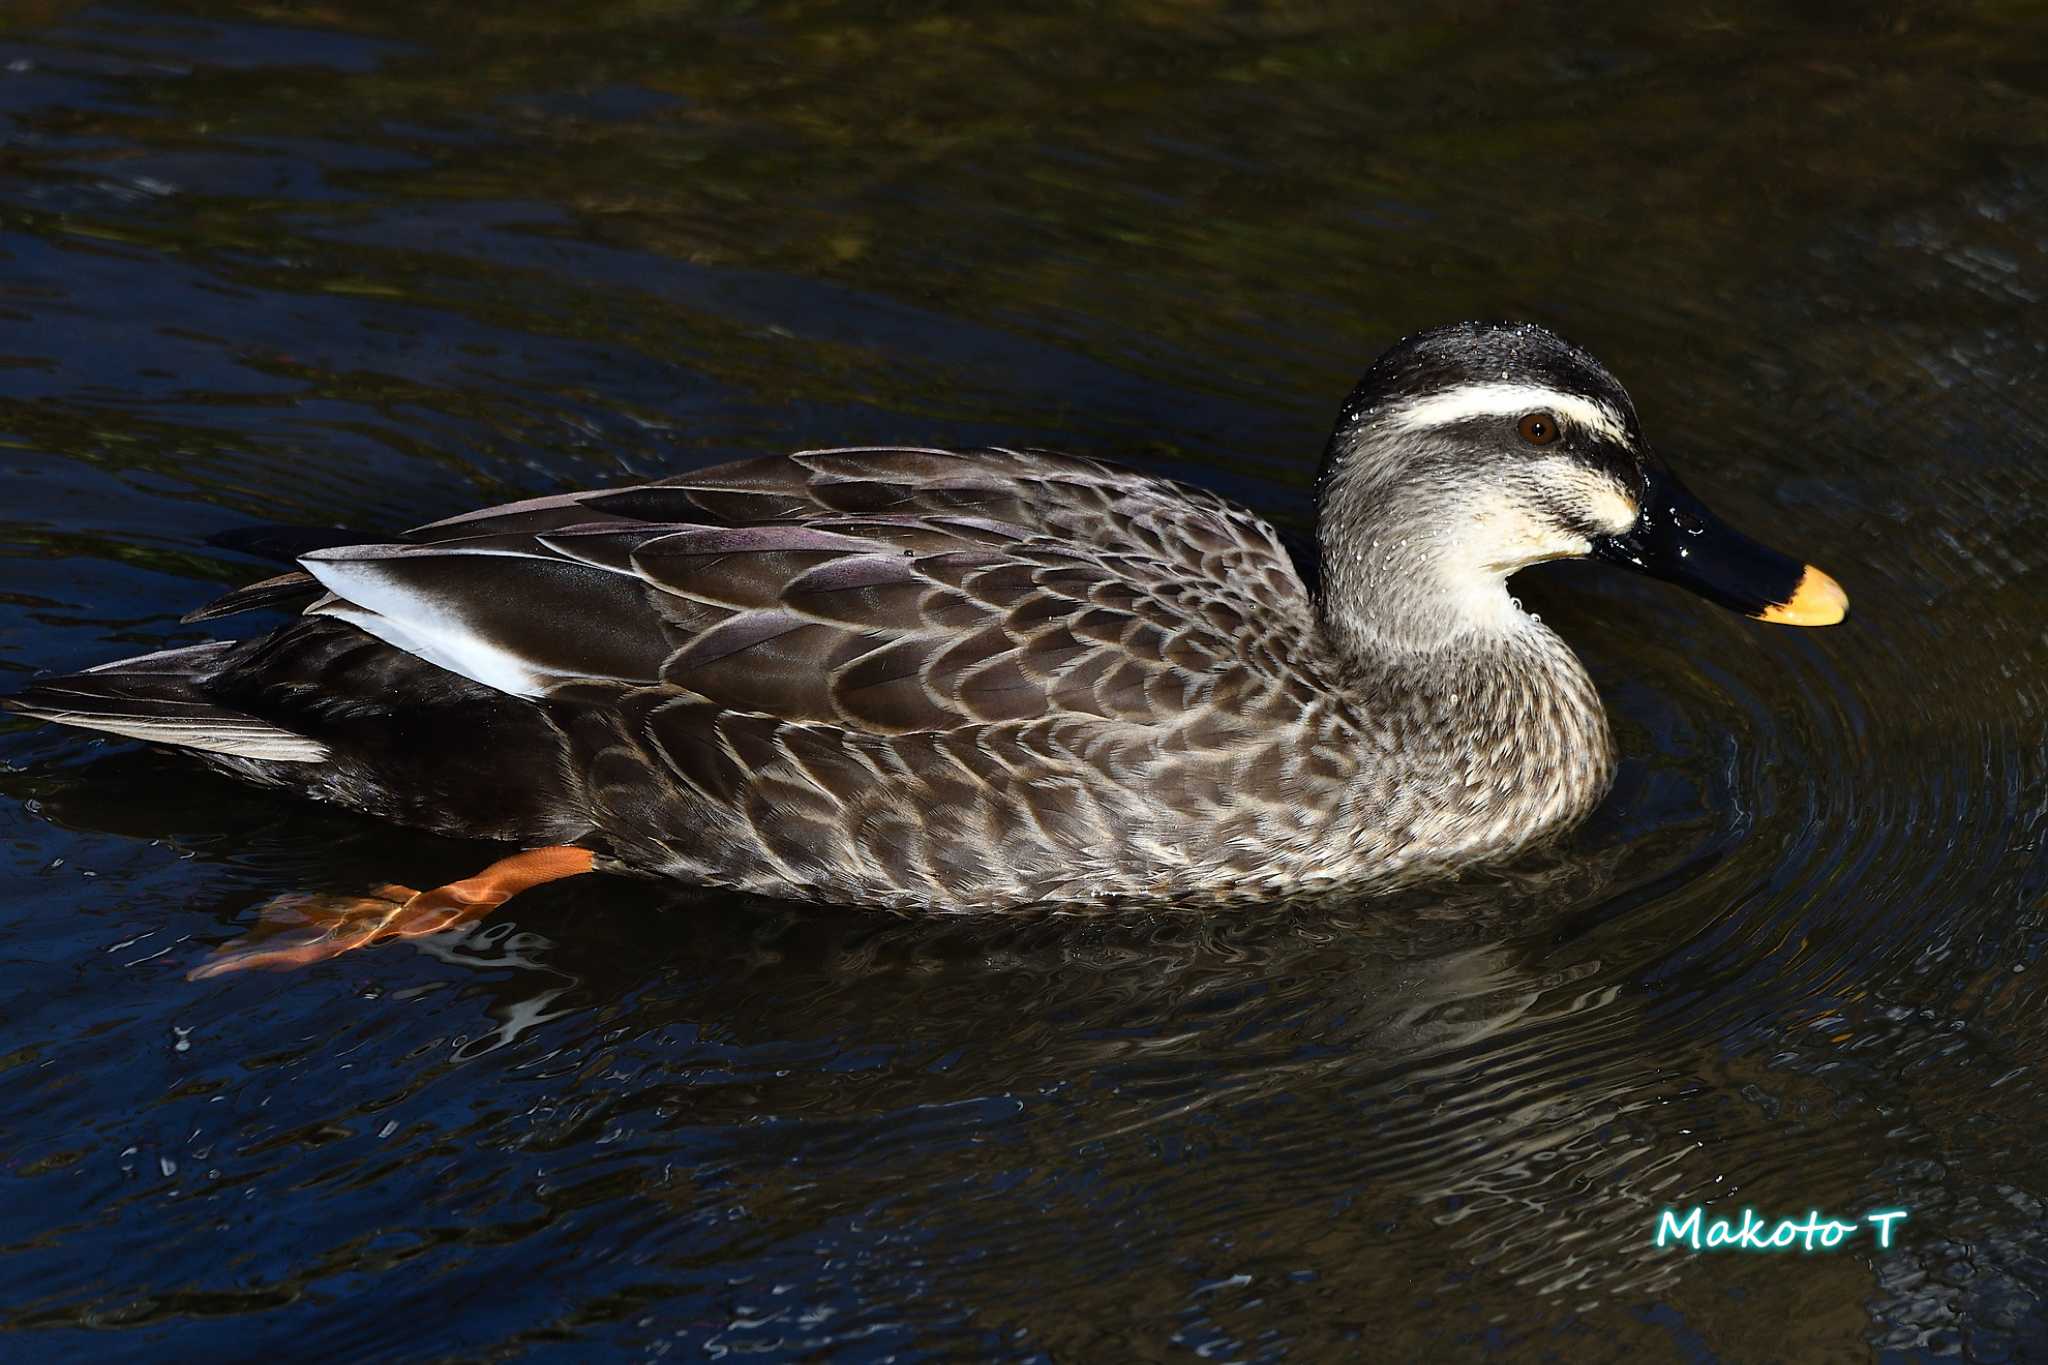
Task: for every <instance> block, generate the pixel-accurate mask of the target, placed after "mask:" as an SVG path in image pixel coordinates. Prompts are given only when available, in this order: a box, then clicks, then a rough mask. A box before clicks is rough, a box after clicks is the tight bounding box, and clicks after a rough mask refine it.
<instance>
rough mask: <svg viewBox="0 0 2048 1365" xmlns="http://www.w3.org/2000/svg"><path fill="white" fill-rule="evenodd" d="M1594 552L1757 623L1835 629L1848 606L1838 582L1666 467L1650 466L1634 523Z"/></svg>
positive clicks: (1603, 538) (1595, 545)
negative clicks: (1715, 508)
mask: <svg viewBox="0 0 2048 1365" xmlns="http://www.w3.org/2000/svg"><path fill="white" fill-rule="evenodd" d="M1593 554H1594V555H1595V557H1597V558H1600V559H1605V560H1610V561H1612V562H1614V563H1616V564H1626V565H1628V566H1629V567H1631V568H1634V569H1639V570H1641V571H1642V572H1644V573H1646V574H1649V575H1650V576H1651V577H1653V578H1662V579H1666V580H1668V581H1670V582H1673V583H1677V584H1680V585H1681V586H1684V587H1687V588H1691V589H1692V590H1693V591H1694V592H1696V593H1698V594H1699V595H1700V596H1702V597H1704V598H1706V599H1707V600H1708V601H1709V602H1718V603H1720V604H1721V605H1722V606H1724V607H1728V608H1730V609H1732V610H1734V611H1739V612H1741V613H1743V614H1744V615H1746V616H1754V617H1756V618H1757V619H1758V620H1760V621H1776V622H1779V623H1781V624H1784V625H1788V626H1831V625H1834V624H1835V623H1836V622H1837V621H1839V620H1841V619H1842V618H1843V617H1844V616H1845V615H1847V614H1848V611H1849V595H1848V594H1847V593H1845V592H1843V591H1842V586H1841V584H1839V583H1837V582H1835V580H1834V579H1832V578H1830V577H1828V576H1827V575H1826V574H1824V573H1822V572H1821V571H1820V570H1819V569H1816V568H1814V567H1813V565H1811V564H1802V563H1801V562H1800V561H1798V560H1796V559H1792V558H1790V557H1788V556H1786V555H1781V554H1779V553H1778V552H1777V551H1776V550H1773V549H1770V548H1769V547H1767V546H1763V545H1759V544H1757V543H1756V542H1755V541H1753V540H1751V539H1750V538H1749V537H1748V536H1746V535H1743V534H1742V533H1741V532H1740V531H1737V530H1735V529H1734V528H1733V527H1731V526H1729V525H1728V523H1726V522H1724V521H1722V520H1721V519H1720V518H1719V517H1717V516H1715V515H1714V514H1713V513H1712V512H1711V511H1709V510H1708V509H1707V505H1706V504H1705V503H1703V502H1701V501H1700V500H1699V499H1698V498H1696V497H1694V496H1693V495H1692V491H1691V490H1690V489H1688V488H1687V487H1686V486H1685V485H1684V484H1682V483H1680V482H1679V481H1678V479H1677V477H1676V476H1674V475H1673V474H1671V473H1670V472H1668V471H1666V470H1652V471H1651V473H1650V482H1649V491H1648V493H1647V495H1646V496H1645V498H1644V500H1643V505H1642V512H1641V515H1639V516H1638V517H1637V518H1636V524H1635V526H1634V527H1633V528H1631V529H1630V530H1629V531H1628V532H1627V533H1626V534H1623V535H1618V536H1601V537H1600V538H1598V539H1597V540H1595V541H1594V543H1593Z"/></svg>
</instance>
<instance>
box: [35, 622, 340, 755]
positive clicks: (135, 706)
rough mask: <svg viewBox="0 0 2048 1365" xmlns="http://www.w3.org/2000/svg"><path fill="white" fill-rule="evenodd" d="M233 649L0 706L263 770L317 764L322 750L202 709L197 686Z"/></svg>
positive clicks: (61, 682) (59, 681) (126, 666)
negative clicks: (262, 764) (258, 764)
mask: <svg viewBox="0 0 2048 1365" xmlns="http://www.w3.org/2000/svg"><path fill="white" fill-rule="evenodd" d="M233 648H235V643H234V642H233V641H229V640H216V641H213V642H210V643H208V644H203V645H187V646H185V647H184V648H182V649H166V650H161V651H159V652H157V653H155V654H144V655H141V656H140V657H138V658H133V659H121V660H118V661H116V662H114V663H110V664H101V665H100V666H99V667H98V668H88V669H87V670H86V671H85V672H83V673H72V674H69V675H67V676H65V677H61V678H45V679H43V680H42V681H41V682H38V683H36V684H35V685H33V686H32V687H30V688H29V689H28V690H27V691H26V692H23V693H21V694H20V695H19V696H14V697H0V706H5V707H7V708H8V709H9V710H12V711H19V712H21V713H22V714H23V715H25V716H33V717H35V718H36V719H37V720H46V721H50V722H52V723H53V724H57V725H76V726H78V727H80V728H81V729H86V730H103V731H105V732H106V733H108V734H114V735H124V736H126V737H128V738H130V739H140V740H147V741H149V742H150V743H152V744H169V745H172V746H174V747H176V748H180V749H192V750H196V751H198V752H200V753H204V754H219V755H222V756H224V757H227V758H245V759H257V760H263V761H268V762H271V763H319V762H322V761H324V760H325V759H326V758H327V757H328V751H327V746H326V745H324V744H321V743H320V742H319V741H317V740H312V739H308V738H306V737H305V736H304V735H296V734H293V733H292V732H291V731H289V730H284V729H280V728H279V727H277V726H275V725H272V724H271V723H270V722H269V721H266V720H260V719H258V718H257V717H255V716H250V715H245V714H243V713H242V712H240V711H233V710H230V709H228V708H227V707H224V706H220V705H217V704H215V703H214V702H212V701H209V700H208V699H207V697H206V695H205V693H204V692H203V691H202V690H201V689H200V684H201V683H202V682H203V681H204V680H205V679H207V678H209V677H211V676H212V675H213V674H214V673H215V672H216V671H217V670H218V669H219V666H220V665H221V663H223V662H224V656H225V654H226V653H227V651H229V650H231V649H233Z"/></svg>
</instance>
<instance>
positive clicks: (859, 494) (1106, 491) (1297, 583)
mask: <svg viewBox="0 0 2048 1365" xmlns="http://www.w3.org/2000/svg"><path fill="white" fill-rule="evenodd" d="M934 515H952V516H973V517H980V518H983V519H986V520H989V521H995V522H1001V523H1003V524H1004V525H1007V526H1012V527H1020V528H1023V529H1024V530H1026V531H1029V532H1031V533H1033V534H1035V535H1039V536H1045V537H1048V538H1050V539H1053V540H1056V541H1059V542H1062V543H1064V544H1068V545H1074V546H1083V547H1092V548H1094V549H1097V550H1100V551H1103V552H1106V553H1112V554H1137V555H1141V556H1143V557H1144V558H1146V559H1148V560H1150V561H1152V563H1153V564H1154V565H1155V566H1156V568H1157V571H1159V572H1161V573H1166V574H1178V575H1184V576H1186V577H1188V578H1190V579H1192V580H1195V581H1213V582H1217V583H1229V584H1230V585H1232V586H1233V587H1235V588H1236V589H1237V590H1238V591H1239V592H1241V593H1244V594H1246V595H1247V596H1250V597H1252V598H1254V599H1256V600H1258V601H1260V602H1261V603H1263V604H1264V606H1265V608H1266V610H1268V611H1270V612H1276V613H1282V614H1287V615H1296V614H1300V615H1301V617H1302V619H1301V622H1300V623H1301V624H1303V625H1304V626H1305V625H1306V624H1307V620H1306V613H1307V610H1308V595H1307V593H1306V592H1305V591H1304V590H1303V587H1302V582H1301V578H1300V576H1299V574H1298V573H1297V572H1296V570H1295V565H1294V562H1293V560H1292V559H1291V558H1290V556H1289V554H1288V551H1287V549H1286V548H1285V546H1284V545H1283V544H1282V543H1281V539H1280V537H1279V535H1278V534H1277V533H1276V532H1275V531H1274V530H1273V528H1272V527H1271V526H1270V525H1268V524H1267V522H1266V521H1265V520H1264V519H1263V518H1261V517H1259V516H1258V515H1257V514H1256V513H1253V512H1251V511H1250V510H1248V509H1246V508H1244V507H1241V506H1239V505H1238V504H1236V503H1234V502H1231V501H1230V500H1229V499H1227V498H1224V497H1221V496H1219V495H1217V494H1216V493H1213V492H1210V491H1209V490H1208V489H1205V488H1198V487H1195V486H1194V485H1191V484H1183V483H1176V482H1174V481H1173V480H1170V479H1161V478H1156V477H1154V476H1152V475H1149V474H1144V473H1141V472H1140V471H1138V470H1135V469H1130V468H1126V467H1124V466H1121V465H1114V464H1109V463H1106V462H1104V461H1100V460H1091V459H1086V458H1083V457H1081V456H1077V455H1066V454H1062V453H1060V452H1057V451H1050V450H1009V449H1003V448H999V447H987V448H982V449H975V450H939V449H930V448H925V447H911V446H859V447H847V448H844V449H835V450H805V451H798V452H797V453H795V454H793V455H770V456H763V457H761V458H758V459H751V460H741V461H738V462H736V463H733V464H725V465H719V466H717V467H715V468H711V469H705V470H699V471H697V472H695V473H691V474H684V475H680V476H677V477H675V478H670V479H663V480H661V481H660V482H658V483H651V484H639V485H635V486H632V487H627V488H615V489H600V490H595V491H591V492H584V493H564V494H559V495H556V496H553V497H543V498H532V499H529V500H527V501H524V502H517V503H508V504H506V505H504V506H502V507H493V508H486V509H484V510H482V511H478V512H471V513H468V514H465V515H463V516H459V517H450V518H448V519H447V520H445V521H438V522H434V523H432V524H430V525H427V526H423V527H420V528H419V529H417V530H415V531H412V532H410V533H408V535H407V539H408V540H414V541H435V540H443V539H448V538H451V537H457V536H474V535H483V534H493V533H504V532H523V533H528V534H532V533H539V532H543V531H547V530H552V529H558V528H561V527H565V526H570V525H576V524H585V523H589V522H592V521H595V520H600V519H604V520H610V519H617V520H619V521H623V522H634V521H640V522H663V523H689V524H693V525H699V526H733V527H738V526H761V525H770V524H787V523H796V524H817V523H821V522H826V521H831V522H840V521H844V520H845V519H847V518H859V517H864V516H868V517H872V516H883V517H903V516H934Z"/></svg>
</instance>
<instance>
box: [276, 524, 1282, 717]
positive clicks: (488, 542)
mask: <svg viewBox="0 0 2048 1365" xmlns="http://www.w3.org/2000/svg"><path fill="white" fill-rule="evenodd" d="M614 506H615V505H614ZM543 510H545V511H547V513H548V516H549V518H550V519H555V518H554V517H553V512H554V511H556V510H559V509H539V508H535V507H532V506H531V505H529V507H528V508H526V509H522V510H521V511H519V512H517V513H513V514H512V515H515V516H521V517H525V516H531V515H533V514H534V513H535V512H537V511H543ZM648 510H650V511H653V510H655V509H654V508H652V507H650V508H649V509H648ZM482 520H483V519H482V518H473V519H468V520H466V521H465V522H464V523H463V526H464V528H465V529H469V530H472V531H475V530H476V528H477V525H478V523H479V521H482ZM303 563H304V565H305V567H306V570H307V571H308V572H309V573H310V574H311V575H312V576H313V577H314V578H316V579H317V580H318V581H319V583H320V585H321V586H322V587H324V588H325V589H326V590H327V592H328V594H329V596H328V597H327V598H325V599H323V600H322V601H321V602H319V603H316V604H315V605H314V606H313V607H312V608H310V609H309V610H310V612H311V613H312V614H315V615H323V616H332V617H338V618H340V619H343V620H346V621H349V622H352V623H353V624H355V625H357V626H358V627H360V628H361V629H363V630H365V631H367V632H368V633H370V634H371V635H374V636H376V637H377V638H379V639H381V640H384V641H385V642H387V643H388V644H391V645H393V646H396V647H397V648H399V649H402V650H404V651H406V652H408V653H410V654H412V655H414V656H416V657H418V658H421V659H424V660H427V661H428V662H431V663H433V664H436V665H438V666H440V667H441V668H444V669H447V670H449V671H451V672H454V673H458V674H460V675H462V676H464V677H467V678H470V679H473V680H475V681H477V682H480V683H483V684H485V685H487V686H489V687H492V688H495V689H497V690H499V691H501V692H506V693H511V694H513V695H517V696H525V697H534V698H542V697H549V696H567V695H571V694H574V693H575V692H577V691H578V690H579V689H583V688H587V687H588V686H589V685H591V684H610V685H613V686H617V685H624V686H627V687H639V686H666V687H670V688H675V689H679V690H681V691H683V692H687V693H689V694H692V695H694V696H696V697H699V698H702V699H704V700H706V701H709V702H711V703H713V704H715V705H717V706H720V707H723V708H728V709H731V710H734V711H740V712H747V713H753V714H760V715H766V716H772V717H775V718H776V719H778V720H782V721H802V722H820V723H829V724H836V725H840V726H844V727H847V728H849V729H854V730H859V731H864V732H867V733H874V734H904V733H910V732H918V731H941V730H947V729H953V728H957V727H960V726H965V725H973V724H980V723H986V722H990V721H1003V720H1019V719H1026V718H1032V717H1041V716H1048V715H1054V714H1062V713H1064V714H1082V715H1094V716H1102V717H1107V718H1112V719H1121V720H1130V721H1143V722H1148V723H1152V722H1159V721H1164V720H1169V719H1172V720H1178V719H1180V718H1182V717H1185V716H1186V715H1187V714H1189V713H1190V712H1194V711H1198V710H1204V709H1206V703H1209V702H1220V703H1223V706H1222V708H1221V710H1222V711H1225V712H1227V711H1228V710H1229V709H1230V705H1231V703H1232V701H1233V700H1234V698H1233V696H1232V694H1233V693H1234V692H1238V691H1242V690H1244V689H1248V688H1253V687H1257V686H1260V685H1261V684H1262V683H1273V682H1277V681H1282V680H1286V679H1288V678H1290V677H1291V673H1290V669H1289V666H1288V665H1287V664H1286V663H1284V662H1283V659H1282V652H1283V651H1284V649H1285V646H1284V643H1283V637H1285V636H1286V635H1288V634H1289V633H1290V627H1289V626H1288V625H1287V623H1286V622H1285V621H1283V620H1279V619H1276V618H1274V617H1273V616H1272V615H1271V614H1270V613H1267V612H1265V611H1264V610H1262V607H1261V604H1260V603H1259V601H1258V600H1257V599H1256V598H1254V597H1253V596H1251V595H1250V594H1247V593H1246V592H1244V591H1243V590H1241V589H1240V588H1239V587H1238V586H1237V585H1236V584H1234V583H1232V582H1230V581H1229V580H1228V579H1226V578H1221V577H1215V576H1209V575H1202V576H1199V577H1198V576H1193V575H1190V574H1189V573H1187V572H1186V570H1185V569H1184V568H1182V567H1180V566H1179V564H1178V563H1177V561H1176V560H1175V558H1174V557H1171V556H1163V555H1161V554H1159V553H1158V552H1157V551H1155V550H1154V549H1153V548H1151V547H1150V546H1148V545H1146V544H1145V543H1144V542H1142V541H1133V542H1131V543H1129V544H1123V545H1120V546H1118V547H1117V548H1115V549H1113V550H1105V549H1098V548H1096V547H1094V546H1091V545H1086V544H1074V543H1069V542H1067V541H1063V540H1059V539H1055V538H1053V537H1051V536H1047V535H1043V534H1040V533H1038V532H1036V531H1034V530H1033V529H1032V528H1030V527H1027V526H1022V525H1018V524H1016V523H1011V522H1003V521H997V520H993V519H990V518H988V517H983V516H977V515H961V514H931V515H915V514H907V513H904V512H900V511H899V512H879V511H872V512H862V513H857V514H852V515H848V514H843V513H842V514H839V515H831V516H827V515H819V516H814V517H812V518H810V519H808V520H804V521H801V522H798V521H784V522H780V523H771V524H768V525H754V526H740V527H720V526H700V525H688V524H679V523H676V522H673V521H642V520H638V519H635V518H631V517H624V516H616V515H615V516H613V517H611V518H610V519H606V520H597V521H584V522H573V521H572V522H570V523H569V524H566V525H560V526H551V527H548V528H547V529H543V530H526V529H518V530H508V529H506V528H505V523H504V522H502V521H500V522H496V523H491V524H489V526H488V529H486V530H483V531H482V532H481V533H477V534H470V535H465V536H462V537H459V538H456V539H451V540H443V541H439V542H436V543H431V544H424V545H380V546H359V547H354V548H349V549H336V550H325V551H320V552H317V553H315V554H312V555H308V556H306V558H305V559H304V561H303Z"/></svg>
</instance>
